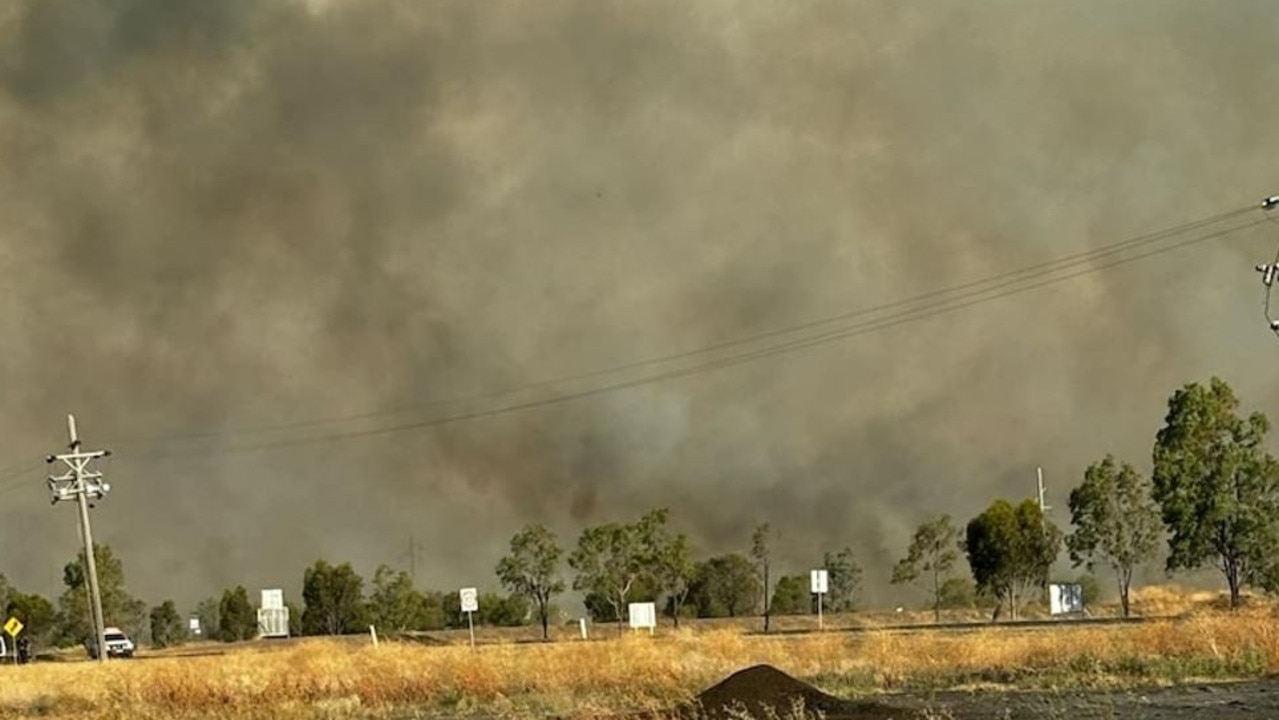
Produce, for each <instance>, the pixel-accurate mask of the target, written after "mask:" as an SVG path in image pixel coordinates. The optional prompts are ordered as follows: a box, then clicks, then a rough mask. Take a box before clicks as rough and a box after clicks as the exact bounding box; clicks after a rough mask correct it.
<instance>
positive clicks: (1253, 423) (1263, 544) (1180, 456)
mask: <svg viewBox="0 0 1279 720" xmlns="http://www.w3.org/2000/svg"><path fill="white" fill-rule="evenodd" d="M1238 407H1239V400H1238V399H1237V398H1236V397H1235V394H1234V391H1233V390H1231V389H1230V386H1229V385H1227V384H1226V383H1225V382H1224V381H1222V380H1221V379H1220V378H1216V377H1214V378H1212V381H1211V382H1210V383H1209V385H1208V387H1204V386H1202V385H1200V384H1198V383H1191V384H1189V385H1186V386H1185V387H1183V388H1181V389H1180V390H1177V391H1176V392H1175V393H1173V396H1172V397H1171V398H1170V399H1169V400H1168V415H1167V417H1166V418H1165V424H1164V427H1163V428H1162V429H1161V430H1160V431H1159V433H1158V434H1157V435H1156V438H1155V450H1154V474H1153V484H1154V498H1155V501H1156V502H1157V503H1158V504H1159V508H1160V511H1161V513H1162V516H1163V521H1164V524H1165V525H1166V526H1167V528H1168V531H1169V532H1170V533H1171V536H1170V537H1169V539H1168V551H1169V552H1168V562H1167V567H1168V570H1177V569H1182V568H1197V567H1200V566H1202V565H1203V564H1204V563H1206V562H1208V561H1209V560H1215V562H1216V566H1217V568H1218V569H1219V570H1220V571H1221V573H1222V575H1224V576H1225V579H1226V584H1227V586H1228V587H1229V588H1230V605H1231V607H1237V606H1238V605H1239V592H1240V588H1241V587H1242V586H1243V585H1244V584H1257V585H1262V586H1266V587H1270V586H1273V585H1274V584H1275V583H1274V582H1273V581H1274V579H1275V576H1274V573H1273V568H1274V561H1273V560H1272V559H1271V558H1272V557H1273V556H1274V553H1275V550H1276V549H1277V548H1279V542H1276V537H1277V535H1279V534H1277V533H1276V519H1277V518H1279V471H1277V468H1276V463H1275V460H1274V458H1273V457H1271V456H1270V455H1269V454H1268V453H1267V452H1265V451H1264V450H1263V449H1262V441H1263V440H1264V438H1265V435H1266V433H1267V432H1268V431H1269V429H1270V422H1269V421H1268V420H1267V419H1266V416H1265V415H1263V414H1261V413H1259V412H1254V413H1253V414H1252V415H1250V416H1248V418H1247V419H1244V418H1241V417H1239V415H1238V414H1237V410H1238Z"/></svg>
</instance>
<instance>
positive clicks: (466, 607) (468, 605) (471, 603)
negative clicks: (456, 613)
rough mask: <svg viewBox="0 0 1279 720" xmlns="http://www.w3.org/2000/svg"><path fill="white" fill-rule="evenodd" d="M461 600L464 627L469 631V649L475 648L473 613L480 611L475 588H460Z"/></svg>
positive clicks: (478, 598)
mask: <svg viewBox="0 0 1279 720" xmlns="http://www.w3.org/2000/svg"><path fill="white" fill-rule="evenodd" d="M458 595H459V596H461V598H462V612H464V613H466V627H467V629H469V630H470V631H471V648H472V649H474V648H475V619H474V613H475V611H476V610H479V609H480V597H479V593H478V592H476V590H475V588H462V589H461V590H459V591H458Z"/></svg>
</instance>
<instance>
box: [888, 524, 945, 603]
mask: <svg viewBox="0 0 1279 720" xmlns="http://www.w3.org/2000/svg"><path fill="white" fill-rule="evenodd" d="M958 559H959V530H958V529H956V528H955V525H954V524H953V523H952V522H951V519H950V516H949V515H938V516H936V517H934V518H931V519H929V520H928V521H927V522H925V523H923V524H922V525H920V526H919V527H918V528H916V530H915V535H914V537H912V538H911V541H910V547H908V548H907V549H906V557H904V558H902V559H901V560H898V561H897V565H896V566H894V567H893V577H892V582H893V583H894V584H900V583H908V582H914V581H915V580H918V579H919V577H920V576H921V575H922V574H924V573H927V576H928V579H929V580H931V581H932V594H933V621H934V622H941V587H942V579H943V578H944V577H945V576H946V575H947V574H948V573H949V572H950V569H951V568H952V567H954V566H955V561H956V560H958Z"/></svg>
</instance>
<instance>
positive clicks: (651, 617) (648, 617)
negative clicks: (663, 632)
mask: <svg viewBox="0 0 1279 720" xmlns="http://www.w3.org/2000/svg"><path fill="white" fill-rule="evenodd" d="M626 615H627V617H629V618H630V621H631V629H632V630H639V629H640V628H648V632H649V634H650V635H651V634H652V633H653V628H655V627H657V605H656V604H655V603H651V602H645V603H631V604H629V605H627V606H626Z"/></svg>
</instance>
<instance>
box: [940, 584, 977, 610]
mask: <svg viewBox="0 0 1279 720" xmlns="http://www.w3.org/2000/svg"><path fill="white" fill-rule="evenodd" d="M937 596H938V599H937V603H938V605H940V606H941V608H942V609H943V610H962V609H964V608H970V607H973V606H974V605H976V604H977V586H976V585H974V584H973V581H972V580H970V579H968V578H961V577H952V578H946V581H945V582H943V583H942V584H941V590H940V591H939V592H938V594H937Z"/></svg>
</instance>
